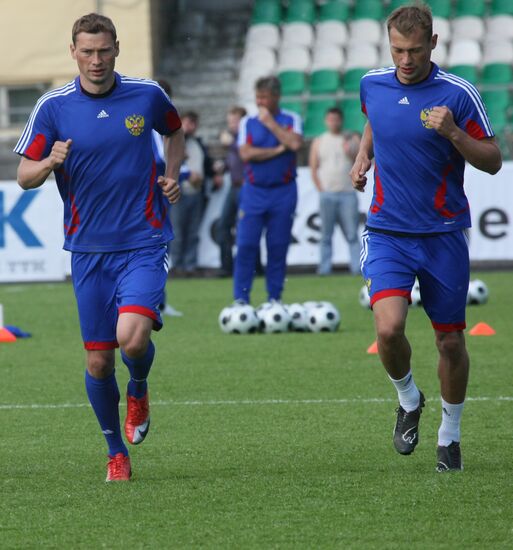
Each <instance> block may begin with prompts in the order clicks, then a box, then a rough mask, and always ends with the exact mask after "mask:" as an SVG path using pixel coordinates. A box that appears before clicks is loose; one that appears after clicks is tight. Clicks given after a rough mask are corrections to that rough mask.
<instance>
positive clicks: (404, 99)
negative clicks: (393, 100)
mask: <svg viewBox="0 0 513 550" xmlns="http://www.w3.org/2000/svg"><path fill="white" fill-rule="evenodd" d="M397 103H399V105H409V104H410V102H409V101H408V98H407V97H406V96H404V97H403V98H402V99H400V100H399V101H398V102H397Z"/></svg>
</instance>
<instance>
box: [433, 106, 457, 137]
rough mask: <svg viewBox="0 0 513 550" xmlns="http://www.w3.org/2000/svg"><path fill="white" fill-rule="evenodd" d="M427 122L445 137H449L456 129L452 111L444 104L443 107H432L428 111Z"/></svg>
mask: <svg viewBox="0 0 513 550" xmlns="http://www.w3.org/2000/svg"><path fill="white" fill-rule="evenodd" d="M427 122H428V124H429V126H431V127H432V128H434V129H435V130H436V131H437V132H438V133H439V134H440V135H442V136H444V137H446V138H450V137H451V135H452V133H453V132H454V130H455V129H456V124H455V123H454V118H453V116H452V111H451V110H450V109H449V107H445V105H444V106H443V107H433V108H432V109H431V110H430V111H429V115H428V118H427Z"/></svg>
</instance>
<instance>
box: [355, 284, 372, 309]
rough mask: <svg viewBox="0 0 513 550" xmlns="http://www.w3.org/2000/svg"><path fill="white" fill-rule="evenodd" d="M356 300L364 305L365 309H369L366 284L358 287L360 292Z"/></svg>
mask: <svg viewBox="0 0 513 550" xmlns="http://www.w3.org/2000/svg"><path fill="white" fill-rule="evenodd" d="M358 300H359V301H360V305H361V306H362V307H365V308H367V309H370V307H371V305H370V296H369V289H368V288H367V285H363V286H362V288H361V289H360V294H359V295H358Z"/></svg>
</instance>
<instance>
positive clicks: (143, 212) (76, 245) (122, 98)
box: [14, 73, 181, 252]
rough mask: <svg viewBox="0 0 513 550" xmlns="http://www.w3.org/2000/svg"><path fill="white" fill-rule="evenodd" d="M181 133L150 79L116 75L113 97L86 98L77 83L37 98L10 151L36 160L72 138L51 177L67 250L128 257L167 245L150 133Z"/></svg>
mask: <svg viewBox="0 0 513 550" xmlns="http://www.w3.org/2000/svg"><path fill="white" fill-rule="evenodd" d="M180 127H181V121H180V117H179V116H178V113H177V111H176V109H175V108H174V106H173V104H172V103H171V100H170V99H169V97H168V96H167V94H166V93H165V92H164V91H163V90H162V88H161V87H160V86H159V85H158V84H157V83H156V82H154V81H152V80H145V79H135V78H129V77H125V76H121V75H119V74H117V73H115V86H114V87H113V89H112V90H111V91H109V92H107V93H106V94H100V95H91V94H88V93H87V92H85V91H84V90H83V89H82V88H81V86H80V79H79V77H77V78H76V79H75V80H73V81H72V82H70V83H68V84H66V85H65V86H62V87H61V88H58V89H55V90H52V91H49V92H47V93H46V94H44V95H43V96H42V97H41V98H40V99H39V101H38V102H37V103H36V106H35V108H34V110H33V112H32V114H31V115H30V118H29V120H28V122H27V125H26V127H25V129H24V131H23V134H22V136H21V138H20V140H19V141H18V143H17V145H16V147H15V149H14V151H15V152H16V153H18V154H20V155H24V156H25V157H27V158H29V159H32V160H41V159H43V158H46V157H47V156H48V155H49V153H50V151H51V148H52V146H53V144H54V142H55V141H66V140H67V139H71V140H72V145H71V150H70V153H69V155H68V158H67V159H66V160H65V162H64V163H63V165H62V166H61V167H60V168H59V169H58V170H56V171H55V179H56V181H57V185H58V188H59V193H60V195H61V198H62V200H63V202H64V234H65V240H64V248H65V249H66V250H71V251H74V252H113V251H120V250H130V249H135V248H141V247H145V246H153V245H157V244H160V243H166V242H167V241H168V240H170V239H171V238H172V232H171V225H170V222H169V220H168V216H167V215H166V213H167V200H166V199H165V197H164V196H163V194H162V191H161V189H160V187H159V186H158V185H157V176H158V170H157V164H156V157H155V154H154V151H153V147H154V145H155V144H154V141H153V137H152V130H156V131H157V132H158V133H159V134H163V135H167V134H171V133H173V132H174V131H176V130H178V129H179V128H180ZM160 169H161V170H162V167H160Z"/></svg>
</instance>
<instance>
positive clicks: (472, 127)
mask: <svg viewBox="0 0 513 550" xmlns="http://www.w3.org/2000/svg"><path fill="white" fill-rule="evenodd" d="M465 131H466V132H467V134H468V135H469V136H470V137H473V138H474V139H483V138H485V137H486V134H485V133H484V130H483V129H482V128H481V126H479V124H478V123H477V122H476V121H475V120H472V119H470V120H467V124H465Z"/></svg>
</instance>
